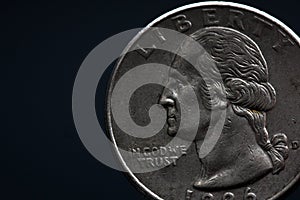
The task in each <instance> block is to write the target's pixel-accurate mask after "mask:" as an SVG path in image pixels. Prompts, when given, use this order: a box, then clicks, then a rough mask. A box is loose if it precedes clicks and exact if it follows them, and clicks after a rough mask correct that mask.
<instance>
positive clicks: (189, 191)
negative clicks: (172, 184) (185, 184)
mask: <svg viewBox="0 0 300 200" xmlns="http://www.w3.org/2000/svg"><path fill="white" fill-rule="evenodd" d="M192 194H193V191H192V190H187V191H186V194H185V200H190V199H191V198H192Z"/></svg>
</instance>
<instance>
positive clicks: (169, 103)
mask: <svg viewBox="0 0 300 200" xmlns="http://www.w3.org/2000/svg"><path fill="white" fill-rule="evenodd" d="M160 104H161V105H163V106H164V107H165V108H166V109H167V124H168V134H169V135H175V134H176V132H177V117H176V115H177V110H176V106H175V100H174V99H173V98H164V97H163V98H162V99H161V100H160Z"/></svg>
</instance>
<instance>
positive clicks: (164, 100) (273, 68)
mask: <svg viewBox="0 0 300 200" xmlns="http://www.w3.org/2000/svg"><path fill="white" fill-rule="evenodd" d="M150 27H160V28H167V29H171V30H174V31H178V32H179V33H180V34H185V35H187V36H188V37H189V38H192V40H184V41H180V42H179V45H177V46H176V47H174V48H176V52H177V53H172V52H173V51H171V52H170V51H165V50H162V49H159V48H158V45H154V44H153V45H152V44H150V46H151V47H152V48H149V44H147V45H148V46H146V47H147V48H144V46H143V45H144V44H141V41H143V40H142V39H143V37H149V35H151V36H153V37H152V38H156V41H157V42H159V43H166V42H170V43H172V39H174V38H170V37H168V35H166V32H164V31H159V29H155V30H156V31H153V29H150ZM179 33H178V34H179ZM164 34H165V35H164ZM144 41H145V40H144ZM149 41H152V40H149ZM193 41H195V42H197V44H199V45H200V48H198V49H197V50H195V48H194V46H193ZM174 43H176V42H174ZM133 46H134V48H135V50H134V51H130V49H131V48H132V47H133ZM136 47H139V48H138V49H137V50H136ZM126 51H128V53H126ZM125 53H126V54H125V55H124V56H122V57H121V58H120V60H119V61H118V64H117V66H116V68H115V71H114V73H113V77H112V79H111V83H110V88H109V93H108V99H107V102H108V104H107V105H108V107H107V113H108V114H107V119H108V127H109V131H110V134H111V137H112V141H113V142H114V144H115V147H116V151H117V154H118V156H119V158H120V161H121V163H122V164H123V165H124V167H125V168H126V169H127V170H128V173H129V175H130V177H131V179H132V180H133V182H134V183H135V184H136V185H137V186H138V187H139V188H140V189H141V190H142V191H143V192H145V193H146V194H147V195H148V196H149V197H151V198H153V199H170V200H171V199H192V200H193V199H203V200H209V199H215V200H217V199H218V200H219V199H220V200H221V199H222V200H223V199H224V200H225V199H226V200H233V199H238V200H240V199H243V200H248V199H249V200H250V199H251V200H254V199H259V200H262V199H269V200H274V199H277V198H278V197H279V196H280V195H282V194H283V193H284V192H286V191H287V190H288V189H289V188H290V187H291V186H292V185H293V184H295V183H296V181H297V180H298V179H299V176H300V175H299V170H300V162H299V161H300V159H299V140H300V135H299V130H300V123H299V120H300V112H299V110H300V109H299V106H300V104H299V98H300V96H299V95H300V39H299V38H298V36H297V35H296V34H295V33H294V32H293V31H292V30H290V29H289V28H288V27H287V26H285V25H284V24H283V23H281V22H280V21H278V20H277V19H275V18H273V17H271V16H270V15H268V14H266V13H264V12H262V11H259V10H257V9H254V8H251V7H248V6H244V5H240V4H235V3H226V2H205V3H196V4H191V5H187V6H184V7H181V8H178V9H175V10H173V11H171V12H169V13H166V14H164V15H163V16H161V17H159V18H158V19H156V20H154V22H152V23H151V24H149V25H148V26H147V27H146V28H145V29H144V30H143V31H142V32H140V33H139V34H138V35H137V36H136V37H135V38H134V39H133V41H132V42H131V43H130V44H129V46H128V47H127V49H126V50H125ZM151 63H152V64H153V63H159V65H158V66H155V65H153V68H150V69H151V70H152V69H153V70H154V72H155V70H158V69H161V70H164V69H167V68H165V67H164V66H170V69H169V71H168V76H165V75H164V74H165V73H163V71H159V73H160V74H161V75H163V76H164V77H161V79H159V80H162V79H165V83H164V84H155V83H153V84H146V85H142V86H141V87H139V88H138V89H136V90H135V91H134V93H133V94H132V96H131V97H130V101H129V111H128V112H129V113H130V117H131V118H132V120H133V121H134V122H135V123H136V124H138V125H139V126H141V127H142V126H146V125H148V124H149V123H150V122H151V119H153V118H151V116H150V117H149V115H148V112H149V109H150V108H151V106H152V105H154V104H159V105H160V106H161V108H162V109H165V111H166V116H165V118H160V119H166V121H165V125H164V127H163V128H162V129H161V130H160V131H158V133H157V134H152V135H151V136H150V137H146V136H145V137H142V136H141V137H133V136H132V135H130V134H129V133H126V131H124V129H122V127H119V126H118V125H119V124H117V123H116V121H115V120H114V116H113V112H112V110H113V108H112V103H111V101H112V100H111V99H112V94H113V91H114V88H115V87H116V85H117V83H118V81H119V80H120V79H121V78H122V77H123V76H124V75H125V74H126V73H128V72H130V71H132V69H134V68H136V67H137V66H140V65H143V66H146V64H151ZM145 69H146V68H145ZM159 73H158V74H157V76H160V74H159ZM136 76H138V75H136V74H135V77H134V76H128V75H127V77H131V78H132V80H133V82H134V79H135V78H137V77H136ZM130 85H133V83H128V87H130ZM123 86H124V85H123ZM126 86H127V85H125V86H124V87H126ZM191 89H192V90H193V91H194V93H193V92H192V93H191V92H189V91H190V90H191ZM193 94H195V96H196V99H197V101H193V99H194V96H193ZM180 99H185V101H181V100H180ZM188 100H190V101H188ZM182 102H188V106H186V105H182ZM117 103H118V100H117V101H116V99H114V100H113V105H115V104H117ZM119 103H120V105H123V104H125V103H126V102H124V101H123V100H122V99H119ZM180 103H181V105H180ZM189 108H197V109H195V110H188V109H189ZM198 108H199V109H198ZM183 109H187V110H183ZM150 110H151V109H150ZM183 111H184V112H187V113H190V115H187V116H186V115H185V116H184V117H185V118H187V119H183V116H182V112H183ZM195 112H197V114H198V115H195V114H194V113H195ZM198 112H199V113H198ZM117 114H118V113H116V112H115V113H114V115H117ZM150 115H151V114H150ZM197 116H199V119H196V120H197V123H194V122H193V123H190V124H189V123H186V121H192V120H195V119H194V118H195V117H197ZM152 117H153V116H152ZM154 117H155V116H154ZM222 120H223V121H222ZM220 121H222V122H221V123H220ZM198 122H199V123H198ZM182 124H184V127H183V128H182V127H181V128H180V126H182ZM193 124H197V127H196V128H197V129H196V130H197V134H196V136H195V137H192V138H191V137H185V136H188V135H189V133H190V132H192V130H194V129H195V127H193ZM179 129H180V130H182V133H183V134H179V135H178V131H179ZM141 130H142V129H141ZM153 130H154V129H153ZM155 130H156V129H155ZM217 130H221V131H220V136H219V137H217V139H216V141H213V140H214V139H215V138H216V137H215V132H217ZM174 138H176V139H177V140H176V141H177V143H176V145H170V146H168V144H170V143H169V142H170V141H172V140H173V139H174ZM185 141H190V142H192V145H190V146H189V145H186V144H187V143H186V142H185ZM119 149H123V150H127V151H130V152H132V154H131V156H128V155H127V156H126V157H123V156H122V153H120V151H119ZM132 163H134V164H132ZM133 165H139V168H142V169H143V168H144V169H145V173H142V172H141V171H139V173H135V172H133V170H131V168H132V167H134V166H133ZM156 168H157V170H153V171H151V169H156Z"/></svg>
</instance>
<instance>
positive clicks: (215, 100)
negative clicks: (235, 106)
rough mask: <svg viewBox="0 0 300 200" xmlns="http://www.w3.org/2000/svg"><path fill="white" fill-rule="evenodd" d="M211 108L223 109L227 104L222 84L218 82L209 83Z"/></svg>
mask: <svg viewBox="0 0 300 200" xmlns="http://www.w3.org/2000/svg"><path fill="white" fill-rule="evenodd" d="M208 87H209V93H210V105H211V109H212V110H215V109H225V108H227V106H228V100H227V98H226V92H225V88H224V85H223V84H221V83H219V82H214V81H213V82H212V83H211V84H209V86H208Z"/></svg>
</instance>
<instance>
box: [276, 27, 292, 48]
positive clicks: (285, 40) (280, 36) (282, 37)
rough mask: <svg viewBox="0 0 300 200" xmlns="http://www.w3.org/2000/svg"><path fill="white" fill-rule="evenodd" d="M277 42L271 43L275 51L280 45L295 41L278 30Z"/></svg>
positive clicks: (290, 43)
mask: <svg viewBox="0 0 300 200" xmlns="http://www.w3.org/2000/svg"><path fill="white" fill-rule="evenodd" d="M277 41H278V42H277V43H276V44H274V45H273V49H274V50H275V51H277V52H278V51H279V50H280V48H281V47H285V46H288V45H295V43H294V42H293V41H292V40H290V39H289V38H288V37H287V36H286V34H284V33H283V32H282V31H281V30H278V40H277Z"/></svg>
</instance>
